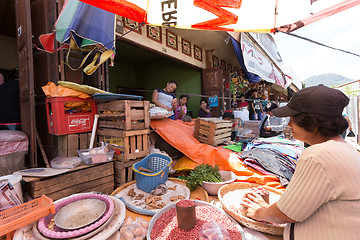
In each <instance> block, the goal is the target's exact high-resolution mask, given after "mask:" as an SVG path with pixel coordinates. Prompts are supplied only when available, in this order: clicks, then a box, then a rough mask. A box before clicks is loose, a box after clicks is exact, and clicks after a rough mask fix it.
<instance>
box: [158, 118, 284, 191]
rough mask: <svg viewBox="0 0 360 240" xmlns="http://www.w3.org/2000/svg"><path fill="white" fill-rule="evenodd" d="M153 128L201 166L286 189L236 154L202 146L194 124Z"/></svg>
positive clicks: (166, 122) (166, 121)
mask: <svg viewBox="0 0 360 240" xmlns="http://www.w3.org/2000/svg"><path fill="white" fill-rule="evenodd" d="M151 127H152V128H153V129H154V130H155V131H156V132H157V133H158V134H159V135H160V136H161V137H162V138H163V139H164V140H165V141H166V142H168V143H169V144H170V145H171V146H173V147H175V148H176V149H178V150H179V151H181V152H182V153H183V154H185V155H186V156H187V157H188V158H189V159H191V160H193V161H194V162H196V163H198V164H201V163H204V164H211V165H215V164H216V165H218V166H219V168H220V170H226V171H232V172H234V173H235V174H236V175H237V181H241V182H250V183H257V184H261V185H266V186H269V187H273V188H277V189H283V187H282V186H281V184H280V182H279V179H278V178H277V177H275V176H271V175H264V174H262V173H260V172H258V171H256V170H254V169H252V168H250V167H247V166H245V165H244V164H242V160H241V159H240V158H239V157H238V155H237V154H236V153H234V152H233V151H231V150H229V149H225V148H223V147H221V146H219V147H213V146H210V145H208V144H203V143H200V142H199V141H198V140H197V139H195V138H194V137H193V132H194V125H193V124H189V123H184V122H182V121H180V120H176V121H174V120H171V119H161V120H152V121H151Z"/></svg>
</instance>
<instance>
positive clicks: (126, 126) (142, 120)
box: [98, 100, 150, 130]
mask: <svg viewBox="0 0 360 240" xmlns="http://www.w3.org/2000/svg"><path fill="white" fill-rule="evenodd" d="M149 109H150V102H149V101H136V100H118V101H110V102H105V103H98V113H99V123H98V126H99V127H101V128H116V129H123V130H138V129H146V128H149V126H150V113H149Z"/></svg>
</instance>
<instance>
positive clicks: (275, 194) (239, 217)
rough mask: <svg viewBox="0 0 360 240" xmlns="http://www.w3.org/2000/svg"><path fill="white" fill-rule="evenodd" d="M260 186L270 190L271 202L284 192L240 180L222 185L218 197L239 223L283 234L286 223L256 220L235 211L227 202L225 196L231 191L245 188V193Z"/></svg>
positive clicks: (271, 232)
mask: <svg viewBox="0 0 360 240" xmlns="http://www.w3.org/2000/svg"><path fill="white" fill-rule="evenodd" d="M259 186H261V187H264V188H265V189H267V190H268V191H269V192H270V204H272V203H274V202H276V200H277V199H279V198H280V196H281V194H282V192H281V191H279V190H276V189H274V188H270V187H267V186H262V185H258V184H255V183H240V182H236V183H230V184H227V185H224V186H223V187H221V188H220V189H219V192H218V197H219V200H220V202H221V205H222V206H223V209H224V210H225V211H226V212H227V213H228V214H229V215H230V216H232V217H233V218H234V219H235V220H236V221H238V222H239V223H241V224H242V225H244V226H246V227H248V228H251V229H254V230H256V231H260V232H264V233H269V234H273V235H283V232H284V228H285V225H274V224H270V223H265V222H259V221H255V220H253V219H251V218H248V217H245V216H243V215H242V214H241V213H238V212H236V211H233V210H232V209H231V208H230V207H229V204H228V203H226V202H225V200H224V196H225V195H226V194H228V193H229V192H231V191H236V190H244V193H245V192H246V191H247V190H251V188H253V187H259ZM238 200H239V201H241V199H238Z"/></svg>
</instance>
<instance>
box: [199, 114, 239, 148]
mask: <svg viewBox="0 0 360 240" xmlns="http://www.w3.org/2000/svg"><path fill="white" fill-rule="evenodd" d="M232 125H233V122H232V121H231V120H223V119H219V118H197V119H196V121H195V130H194V137H195V138H196V139H197V140H199V141H200V142H202V143H206V144H209V145H212V146H217V145H219V144H221V143H223V142H226V141H230V140H231V132H232Z"/></svg>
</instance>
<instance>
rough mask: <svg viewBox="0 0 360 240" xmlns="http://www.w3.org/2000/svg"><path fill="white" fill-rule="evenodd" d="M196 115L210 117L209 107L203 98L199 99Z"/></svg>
mask: <svg viewBox="0 0 360 240" xmlns="http://www.w3.org/2000/svg"><path fill="white" fill-rule="evenodd" d="M198 116H199V117H202V118H209V117H211V113H210V107H209V106H208V104H207V102H206V101H205V100H204V99H201V100H200V109H199V112H198Z"/></svg>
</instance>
